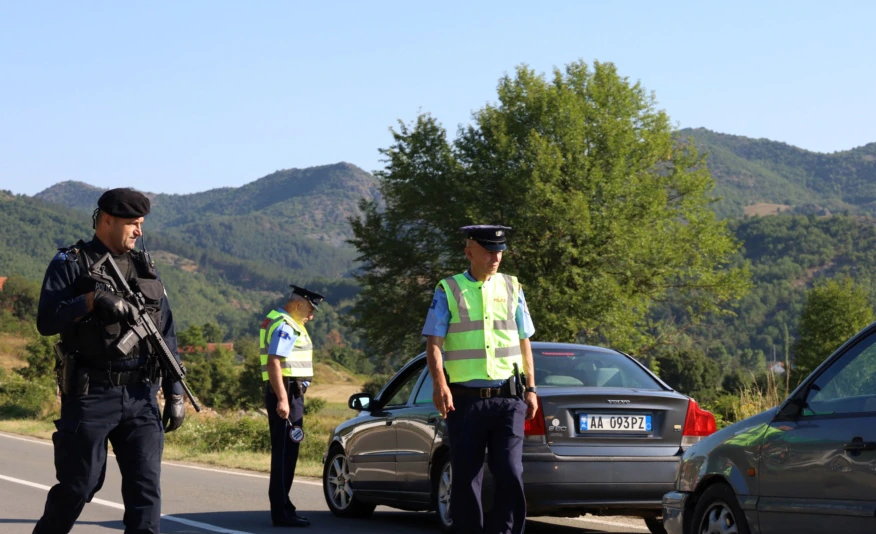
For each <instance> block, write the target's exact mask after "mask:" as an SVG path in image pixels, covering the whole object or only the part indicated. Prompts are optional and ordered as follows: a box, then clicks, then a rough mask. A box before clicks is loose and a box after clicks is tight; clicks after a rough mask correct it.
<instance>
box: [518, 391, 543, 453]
mask: <svg viewBox="0 0 876 534" xmlns="http://www.w3.org/2000/svg"><path fill="white" fill-rule="evenodd" d="M545 434H546V432H545V427H544V410H543V409H542V408H541V399H540V398H538V395H536V397H535V417H533V418H532V419H527V420H525V421H524V422H523V440H524V441H535V442H538V443H545V437H544V436H545Z"/></svg>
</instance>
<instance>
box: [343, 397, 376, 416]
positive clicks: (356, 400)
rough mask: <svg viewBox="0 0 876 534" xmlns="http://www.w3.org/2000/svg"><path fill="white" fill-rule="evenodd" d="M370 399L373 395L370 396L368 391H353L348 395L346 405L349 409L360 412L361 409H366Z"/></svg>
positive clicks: (372, 399)
mask: <svg viewBox="0 0 876 534" xmlns="http://www.w3.org/2000/svg"><path fill="white" fill-rule="evenodd" d="M372 401H374V397H372V396H371V394H370V393H355V394H353V395H350V400H349V401H347V406H348V407H349V408H350V409H351V410H356V411H357V412H361V411H362V410H367V409H368V407H369V406H371V403H372Z"/></svg>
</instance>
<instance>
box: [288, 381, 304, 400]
mask: <svg viewBox="0 0 876 534" xmlns="http://www.w3.org/2000/svg"><path fill="white" fill-rule="evenodd" d="M283 381H284V382H286V392H287V393H288V394H289V397H290V398H296V399H297V398H298V397H303V396H304V394H305V393H307V386H306V385H305V384H304V381H303V380H299V379H297V378H283Z"/></svg>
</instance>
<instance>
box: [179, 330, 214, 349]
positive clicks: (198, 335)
mask: <svg viewBox="0 0 876 534" xmlns="http://www.w3.org/2000/svg"><path fill="white" fill-rule="evenodd" d="M177 344H178V345H179V346H180V347H186V348H193V349H197V350H205V349H206V348H207V338H206V337H204V330H203V329H202V328H201V327H200V326H198V325H196V324H193V325H191V326H189V327H188V328H186V329H185V330H182V331H180V332H178V333H177Z"/></svg>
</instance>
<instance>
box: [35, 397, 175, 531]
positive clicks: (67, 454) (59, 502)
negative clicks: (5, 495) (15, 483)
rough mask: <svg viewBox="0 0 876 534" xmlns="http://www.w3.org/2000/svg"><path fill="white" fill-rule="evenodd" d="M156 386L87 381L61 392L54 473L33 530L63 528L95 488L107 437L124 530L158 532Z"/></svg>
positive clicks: (160, 445) (160, 439)
mask: <svg viewBox="0 0 876 534" xmlns="http://www.w3.org/2000/svg"><path fill="white" fill-rule="evenodd" d="M157 393H158V386H157V385H155V384H153V383H151V382H149V381H139V382H136V383H131V384H126V385H124V386H113V385H111V384H109V383H105V384H100V383H95V382H94V381H92V383H91V384H90V385H89V388H88V393H87V394H85V395H75V394H74V395H62V397H61V418H60V419H58V420H57V421H55V426H56V428H57V431H56V432H55V433H54V434H53V435H52V441H53V442H54V444H55V473H56V476H57V478H58V483H57V484H55V485H54V486H53V487H52V489H51V490H49V495H48V498H47V499H46V507H45V511H44V512H43V516H42V517H41V518H40V520H39V522H38V523H37V525H36V527H35V528H34V530H33V532H34V534H67V533H68V532H70V529H72V528H73V523H74V522H75V521H76V519H77V518H78V517H79V514H80V513H82V509H83V508H84V507H85V503H87V502H90V501H91V499H92V498H93V497H94V495H95V493H97V491H98V490H100V488H101V486H102V485H103V481H104V477H105V475H106V461H107V443H108V442H109V443H112V446H113V453H114V454H115V455H116V461H117V462H118V464H119V470H120V471H121V475H122V499H123V501H124V504H125V514H124V518H123V522H124V525H125V534H159V522H160V519H161V489H160V482H159V480H160V476H161V455H162V453H163V452H164V430H163V429H162V427H161V415H160V413H159V409H158V403H157V401H156V398H155V397H156V394H157Z"/></svg>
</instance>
